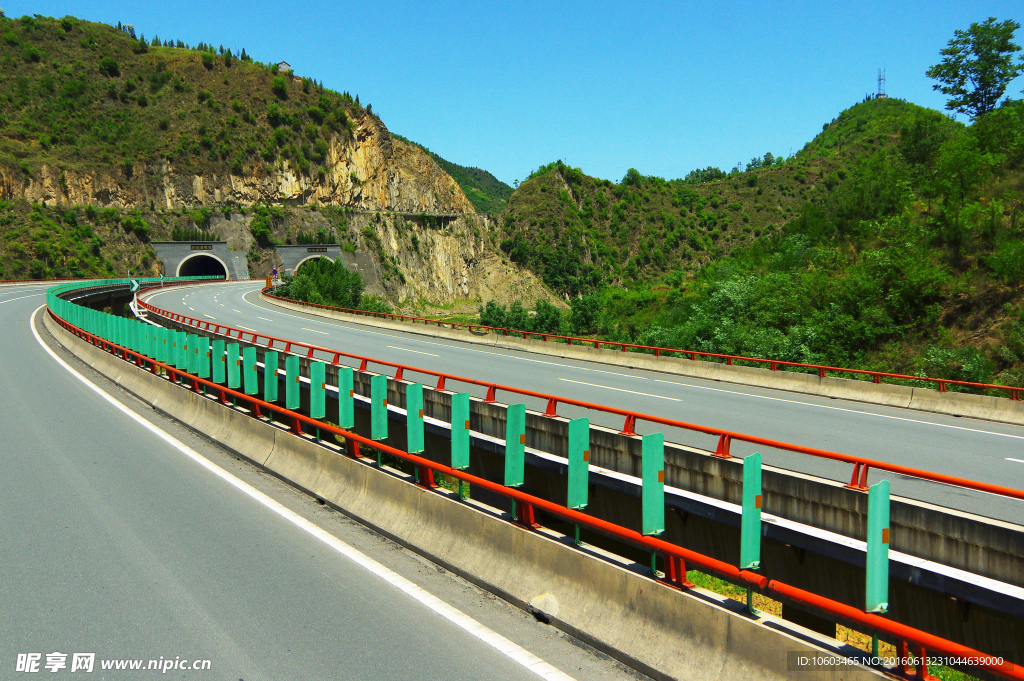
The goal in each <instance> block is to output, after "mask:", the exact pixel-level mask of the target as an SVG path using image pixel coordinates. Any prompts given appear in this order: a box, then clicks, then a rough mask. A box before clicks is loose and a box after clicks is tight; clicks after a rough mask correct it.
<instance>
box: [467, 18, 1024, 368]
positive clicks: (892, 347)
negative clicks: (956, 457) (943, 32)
mask: <svg viewBox="0 0 1024 681" xmlns="http://www.w3.org/2000/svg"><path fill="white" fill-rule="evenodd" d="M1017 28H1019V26H1018V25H1017V24H1016V23H1015V22H1002V23H997V22H996V21H995V20H994V19H990V20H989V21H987V22H985V23H983V24H974V25H972V26H971V28H970V30H968V31H958V32H957V37H956V38H955V39H954V40H952V41H950V47H949V48H948V49H947V50H943V53H942V54H943V55H944V56H945V57H946V59H945V60H944V62H943V65H940V66H941V68H940V67H934V68H933V69H932V70H930V71H929V75H931V76H932V77H935V78H937V79H938V80H939V81H940V85H937V86H936V88H937V89H941V90H942V91H943V92H946V93H947V94H949V95H951V99H950V102H949V108H950V109H952V110H956V111H958V112H960V113H965V114H967V115H968V116H970V117H971V118H972V119H973V124H972V125H970V126H969V127H968V126H965V125H962V124H960V123H957V122H955V121H954V120H952V119H951V118H949V117H947V116H945V115H943V114H941V113H939V112H936V111H931V110H927V109H922V108H921V107H916V106H913V105H910V104H907V103H906V102H902V101H899V100H893V99H869V98H866V99H865V101H863V102H861V103H860V104H857V105H856V106H853V107H851V108H850V109H848V110H846V111H844V112H843V113H842V114H841V115H840V116H839V117H838V118H837V119H835V120H833V121H831V122H830V123H827V124H825V126H823V130H822V132H821V134H819V135H818V136H817V137H816V138H815V139H814V140H812V141H811V142H810V143H808V144H807V146H806V147H805V148H804V149H803V150H802V151H801V152H800V153H799V154H797V156H796V157H794V158H791V159H786V160H785V161H782V162H781V163H780V162H779V161H778V160H777V159H774V158H773V159H769V160H770V161H771V163H766V162H765V160H766V159H754V161H753V162H752V163H751V164H750V166H748V168H747V169H746V170H745V172H741V171H743V169H742V168H737V169H734V171H733V172H731V173H724V172H722V171H720V170H718V169H715V168H709V169H705V170H702V171H695V172H694V173H691V174H690V175H688V176H687V177H686V178H683V179H682V180H675V181H665V180H662V179H660V178H646V177H643V176H642V175H641V174H640V173H638V172H636V171H634V170H631V171H630V172H629V173H628V174H627V175H626V177H625V178H624V179H623V181H622V183H620V184H612V183H608V182H603V181H601V180H595V179H593V178H589V177H586V176H585V175H583V174H582V173H581V172H580V171H579V170H578V169H574V168H569V167H567V166H565V165H564V164H562V163H561V162H558V163H555V164H552V165H550V166H545V167H543V168H541V169H540V170H539V171H538V172H537V173H535V174H534V176H533V177H532V178H531V180H530V181H529V182H527V183H525V184H524V185H523V186H522V187H521V188H520V189H519V191H517V192H516V194H514V195H513V197H512V199H511V200H510V202H509V209H508V211H507V213H506V216H505V221H504V224H503V230H504V232H503V234H502V240H501V242H500V245H501V248H502V249H503V250H505V251H506V252H507V253H508V254H509V256H510V257H511V258H512V259H513V260H515V261H517V262H520V263H522V264H524V265H526V266H528V267H531V268H532V269H534V270H535V271H536V272H538V273H539V274H541V276H543V277H544V279H545V281H546V282H547V283H549V284H550V285H552V286H553V287H555V288H557V289H558V290H559V291H561V292H562V293H563V294H565V295H566V296H567V297H575V298H576V300H577V301H578V302H577V303H575V304H574V305H573V307H574V309H575V308H577V307H580V308H586V309H590V310H598V312H597V313H596V314H595V315H594V316H593V319H594V320H595V321H594V323H593V324H592V328H593V329H594V331H595V332H596V333H598V334H600V335H603V336H604V337H608V338H611V339H615V340H623V341H630V342H635V343H641V344H645V345H657V346H662V347H677V348H685V349H694V350H704V351H710V352H719V353H729V354H738V355H752V356H759V357H770V358H774V359H780V360H790V361H795V362H807V363H818V364H831V365H838V366H850V367H857V368H867V369H874V370H882V371H895V372H900V373H909V374H914V375H928V376H938V377H946V378H954V379H963V380H969V381H980V382H990V381H995V382H1002V383H1008V384H1011V385H1024V300H1022V296H1021V284H1022V283H1024V243H1022V236H1024V235H1022V234H1021V225H1020V222H1021V206H1022V201H1024V102H1020V101H1014V100H1004V101H1001V102H1000V100H1001V99H1002V97H1003V94H1004V92H1005V90H1006V86H1007V84H1008V83H1009V82H1010V80H1012V79H1013V78H1014V77H1015V76H1016V75H1017V74H1019V73H1021V72H1022V71H1024V63H1022V64H1017V63H1016V61H1015V59H1016V58H1015V57H1014V56H1013V54H1014V52H1016V51H1018V50H1019V48H1018V47H1017V46H1016V45H1015V44H1013V43H1012V42H1011V41H1010V38H1012V35H1013V31H1014V30H1016V29H1017ZM996 50H998V51H999V52H1000V54H999V55H994V54H986V53H985V52H986V51H989V52H992V51H996ZM951 69H952V70H951ZM957 69H960V70H961V71H962V72H964V73H966V72H968V71H969V72H970V73H972V74H974V75H975V76H977V78H973V77H972V79H961V78H960V75H959V72H956V70H957ZM979 74H980V75H979ZM969 80H970V81H971V82H974V81H977V82H981V83H984V84H985V88H984V91H982V88H980V87H979V88H978V89H977V90H976V91H974V92H972V91H970V89H969V88H967V87H965V86H964V83H967V82H969ZM766 205H767V206H768V207H769V208H768V210H767V211H766V210H765V207H766ZM723 206H724V208H725V209H724V210H723ZM751 208H753V210H751ZM737 218H738V219H737ZM517 315H518V312H517V314H516V315H513V310H512V309H504V308H500V307H497V306H493V305H487V306H484V307H482V308H481V316H482V318H486V319H488V320H506V319H509V318H511V317H514V316H517ZM518 316H521V315H518ZM541 317H542V315H540V314H537V315H535V316H534V317H533V318H532V319H530V320H529V321H528V322H527V323H529V324H534V325H536V324H537V323H538V319H539V318H541ZM545 319H546V317H545ZM546 324H547V327H548V328H552V329H553V328H554V327H558V328H559V329H560V330H562V331H563V332H569V331H576V330H577V329H578V328H579V324H575V323H574V322H573V320H572V317H571V315H565V314H563V315H562V316H561V318H560V319H558V320H550V319H546Z"/></svg>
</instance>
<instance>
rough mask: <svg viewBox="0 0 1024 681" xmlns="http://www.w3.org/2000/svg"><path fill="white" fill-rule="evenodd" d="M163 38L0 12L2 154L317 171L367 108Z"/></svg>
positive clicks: (92, 166)
mask: <svg viewBox="0 0 1024 681" xmlns="http://www.w3.org/2000/svg"><path fill="white" fill-rule="evenodd" d="M157 43H160V44H159V45H158V44H157ZM169 45H170V41H160V40H159V39H157V38H154V39H153V40H152V41H149V42H147V41H145V40H144V39H135V38H134V37H133V35H131V34H130V33H129V32H126V31H125V30H118V29H116V28H114V27H111V26H107V25H105V24H99V23H92V22H86V21H80V20H78V19H75V18H73V17H65V18H64V19H59V20H58V19H50V18H45V17H22V18H21V19H0V55H2V56H0V66H2V69H0V164H2V165H4V166H7V167H8V168H12V169H16V170H17V171H18V172H23V173H24V174H26V175H29V176H31V175H32V174H33V173H35V172H37V171H38V169H39V167H40V166H41V165H42V164H44V163H45V164H48V165H51V166H53V165H56V166H59V167H60V168H62V169H75V170H79V171H90V170H101V171H108V170H109V169H110V167H111V166H112V165H113V166H116V167H121V168H123V169H125V172H127V173H131V172H132V170H131V168H132V167H133V166H134V165H135V164H136V163H156V162H161V161H170V162H173V163H174V165H175V167H176V168H178V169H179V170H181V171H183V172H190V173H196V174H204V173H227V172H231V173H232V174H235V175H245V174H251V173H254V172H258V170H259V168H261V167H263V165H264V164H270V163H274V162H276V161H278V160H280V159H285V158H286V159H291V160H292V162H293V165H294V166H295V167H296V168H298V170H299V171H300V172H302V173H307V174H309V173H317V172H323V164H324V163H325V162H326V160H327V151H328V143H327V142H328V139H329V138H330V136H331V135H334V134H338V135H346V134H351V132H352V130H353V128H354V124H353V120H359V119H360V118H362V117H363V116H364V115H365V114H366V113H368V112H369V109H370V107H369V105H367V106H366V107H365V108H364V107H363V106H362V105H360V103H359V101H358V97H356V98H353V97H351V96H350V95H348V94H347V93H343V94H339V93H336V92H332V91H330V90H327V89H325V88H323V87H322V86H321V85H319V84H317V83H316V82H315V81H312V80H310V79H308V78H296V77H294V76H293V75H292V74H291V73H290V72H289V73H278V72H277V67H276V66H270V65H263V64H259V63H255V62H252V61H251V60H249V58H248V57H246V58H245V59H241V58H240V55H234V54H232V53H231V51H230V50H224V49H222V48H221V49H216V48H214V47H213V46H209V45H200V46H198V49H189V48H186V47H185V46H184V45H183V44H182V43H180V42H177V43H175V45H177V46H175V47H171V46H169ZM242 52H243V53H244V50H243V51H242Z"/></svg>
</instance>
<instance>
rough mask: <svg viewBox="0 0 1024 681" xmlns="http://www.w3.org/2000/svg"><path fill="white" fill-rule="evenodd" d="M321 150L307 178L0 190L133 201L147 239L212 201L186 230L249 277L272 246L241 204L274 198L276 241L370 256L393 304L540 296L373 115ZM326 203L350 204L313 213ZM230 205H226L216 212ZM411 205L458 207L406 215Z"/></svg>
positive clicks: (4, 182) (261, 173) (162, 169)
mask: <svg viewBox="0 0 1024 681" xmlns="http://www.w3.org/2000/svg"><path fill="white" fill-rule="evenodd" d="M328 158H329V160H328V163H327V164H325V165H326V168H325V170H326V172H325V173H323V174H315V175H312V176H309V175H302V174H300V173H298V172H297V171H296V169H295V168H293V167H291V165H290V164H289V162H288V161H287V160H285V161H282V164H281V165H279V166H264V167H257V168H256V170H255V172H253V173H251V174H248V175H244V176H236V175H187V174H180V173H178V172H176V171H175V168H174V165H173V164H172V163H162V164H160V165H157V166H151V165H143V164H136V165H134V166H131V167H125V168H117V167H112V168H110V170H109V172H106V173H90V174H76V173H73V172H70V171H62V170H59V169H58V168H56V167H52V166H45V165H44V166H43V168H42V170H41V172H39V173H36V174H35V175H34V176H33V177H28V176H26V175H25V174H24V173H22V172H20V171H16V170H12V169H9V168H3V167H0V197H2V198H5V199H25V200H27V201H29V202H32V203H45V204H46V205H48V206H55V205H65V206H81V205H89V204H91V205H94V206H116V207H118V208H121V209H130V208H138V209H141V210H142V211H143V218H144V219H146V220H147V222H148V223H149V224H150V225H151V228H152V234H151V237H152V238H153V239H154V240H159V239H166V238H169V232H170V226H169V225H170V222H172V220H168V219H167V216H169V215H175V214H179V215H180V214H181V209H183V208H189V207H195V206H209V207H216V208H220V209H222V210H221V211H218V212H216V213H214V214H213V217H212V218H211V219H210V222H209V224H207V225H197V227H202V228H204V229H208V230H210V231H212V232H214V233H216V234H218V235H219V237H220V238H222V239H225V240H227V241H228V246H229V248H232V249H235V250H242V251H246V252H248V253H249V261H250V274H251V275H252V276H257V277H261V276H266V275H268V274H269V273H270V270H271V268H272V267H273V266H274V265H275V264H280V263H279V259H277V258H276V257H275V254H274V252H273V250H272V249H259V248H258V246H257V244H256V242H255V240H254V239H253V237H252V235H251V234H250V232H249V226H250V224H251V222H252V215H251V211H246V208H247V207H249V206H252V205H254V204H256V203H266V204H281V203H283V204H285V205H286V206H287V208H286V210H285V212H284V217H283V219H281V220H277V221H275V222H274V224H273V225H272V230H273V233H274V238H275V239H277V240H279V241H281V242H282V243H286V242H289V241H290V240H291V238H292V237H293V236H294V234H295V233H297V232H299V231H303V230H314V231H315V230H316V229H318V228H320V227H325V228H327V229H328V230H329V231H334V232H336V233H337V235H338V237H339V238H340V239H342V240H343V241H346V242H348V243H350V244H352V245H354V246H355V247H356V249H357V250H358V251H364V252H368V253H370V254H371V255H372V256H373V259H374V262H375V264H376V266H377V271H378V274H379V277H380V280H381V285H382V290H381V291H380V292H381V293H383V294H384V295H386V296H387V297H388V298H389V299H391V300H392V301H393V302H395V303H396V304H398V305H399V306H402V307H404V308H407V309H409V306H411V305H414V304H419V303H424V302H425V303H430V304H433V305H443V306H452V305H453V304H454V309H465V308H467V307H468V308H472V307H474V306H475V305H476V303H477V301H485V300H491V299H497V300H501V301H502V302H508V301H511V300H513V299H516V298H519V299H525V300H536V299H537V298H540V297H545V298H549V297H550V296H549V294H547V292H546V291H545V290H544V288H543V286H542V285H541V284H540V283H539V281H538V280H537V279H536V277H534V276H533V275H532V274H531V273H528V272H520V271H518V269H517V268H516V267H514V266H512V265H511V264H510V263H508V262H507V261H506V260H505V259H504V258H503V257H501V255H500V254H499V253H498V252H496V249H495V248H494V247H493V244H492V240H491V239H490V238H489V237H490V230H491V224H490V220H489V219H487V218H485V217H483V216H475V215H470V213H472V212H473V210H474V208H473V205H472V204H471V203H470V202H469V200H468V199H467V198H466V196H465V194H463V192H462V190H461V189H460V188H459V186H458V184H456V182H455V181H454V180H453V179H452V178H451V176H449V175H448V174H447V173H446V172H444V170H442V169H441V168H440V167H439V166H438V165H437V163H436V162H435V161H434V160H433V159H431V158H430V157H429V156H428V155H427V154H426V153H424V152H423V151H422V150H421V149H420V148H418V147H416V146H414V145H410V144H407V143H405V142H403V141H401V140H397V139H393V138H392V137H391V135H390V133H389V132H388V130H387V128H386V127H384V125H383V124H382V123H381V122H380V120H379V119H377V118H376V117H374V116H370V115H367V116H364V117H363V118H362V120H361V122H360V124H359V125H358V126H357V127H356V129H355V133H354V134H353V135H352V136H351V137H340V136H334V137H333V138H332V140H331V142H330V148H329V157H328ZM331 206H336V207H346V208H357V209H359V211H353V212H345V213H339V212H337V211H329V210H323V209H321V207H331ZM229 207H230V208H234V209H235V210H228V211H227V212H224V209H227V208H229ZM377 211H380V212H379V213H378V212H377ZM398 212H402V213H406V215H402V214H399V213H398ZM415 213H428V214H430V213H442V214H463V215H460V216H459V217H440V218H434V217H428V218H421V217H417V216H416V215H410V214H415Z"/></svg>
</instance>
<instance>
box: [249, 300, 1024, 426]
mask: <svg viewBox="0 0 1024 681" xmlns="http://www.w3.org/2000/svg"><path fill="white" fill-rule="evenodd" d="M249 293H251V291H249V292H246V293H244V294H242V300H244V301H245V302H246V303H248V304H249V305H252V306H253V307H255V308H259V309H261V310H262V309H265V308H263V307H262V306H260V305H256V304H255V303H253V302H252V301H250V300H249V299H248V298H246V297H245V296H247V295H249ZM275 314H281V315H285V316H287V317H295V319H303V320H308V318H307V317H297V316H295V315H290V314H288V313H286V312H277V311H275ZM321 323H323V324H329V325H330V326H335V327H341V328H345V329H349V330H352V331H358V332H361V333H369V334H373V335H377V336H387V337H388V338H401V339H403V340H406V337H405V336H396V335H394V334H390V333H381V332H380V331H369V330H367V329H364V328H361V327H357V326H355V325H354V324H348V325H341V324H331V323H330V322H326V321H325V322H321ZM415 342H417V343H426V344H428V345H437V346H440V347H443V348H447V349H450V350H460V351H463V352H477V353H481V354H485V355H497V356H498V357H505V358H508V359H515V360H519V361H521V362H532V363H535V364H550V365H552V366H558V367H563V368H566V369H575V370H578V371H594V372H598V373H604V374H610V373H614V372H611V371H602V370H601V369H591V368H590V367H579V366H574V365H571V364H561V363H559V362H548V361H544V360H540V359H531V358H528V357H519V356H518V355H508V354H505V353H502V352H491V351H488V350H477V349H476V348H463V347H459V348H455V347H453V346H451V345H446V344H444V343H434V342H432V341H426V340H419V339H416V340H415ZM388 347H391V346H388ZM616 375H618V376H629V374H616ZM630 378H639V379H641V380H654V381H655V382H658V383H668V384H671V385H681V386H686V387H689V388H694V389H696V390H711V391H714V392H724V393H731V394H733V395H737V396H740V397H751V398H756V399H761V400H773V401H775V402H788V403H789V404H797V405H801V406H805V407H813V408H816V409H830V410H834V411H845V412H848V413H851V414H860V415H863V416H874V417H878V418H882V419H895V420H897V421H905V422H907V423H919V424H921V425H924V426H935V427H936V428H950V429H952V430H963V431H967V432H970V433H980V434H983V435H994V436H996V437H1007V438H1011V439H1014V440H1024V435H1010V434H1009V433H1000V432H997V431H994V430H982V429H980V428H967V427H966V426H953V425H949V424H946V423H935V422H934V421H923V420H921V419H911V418H906V417H905V416H890V415H888V414H877V413H875V412H870V411H860V410H857V409H847V408H844V407H833V406H830V405H827V404H815V403H813V402H804V401H802V400H788V399H786V398H783V397H769V396H767V395H757V394H755V393H745V392H741V391H738V390H725V389H723V388H712V387H710V386H703V385H694V384H692V383H682V382H680V381H665V380H662V379H658V378H655V379H646V378H643V377H640V376H630ZM625 392H632V391H629V390H626V391H625ZM637 394H640V395H645V394H646V393H637ZM652 397H662V396H661V395H652ZM665 399H673V398H665ZM676 401H677V402H682V401H683V400H676ZM1011 425H1012V424H1011Z"/></svg>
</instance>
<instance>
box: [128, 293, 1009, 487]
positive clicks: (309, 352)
mask: <svg viewBox="0 0 1024 681" xmlns="http://www.w3.org/2000/svg"><path fill="white" fill-rule="evenodd" d="M139 305H140V307H142V308H144V309H146V310H148V311H149V312H152V313H153V314H155V315H158V316H160V317H164V318H165V319H169V320H172V321H174V322H178V323H181V324H184V325H186V326H189V327H191V328H195V329H196V330H198V331H207V332H211V333H215V334H221V335H224V336H225V337H228V338H237V339H239V340H248V341H249V342H251V343H253V344H260V345H265V346H266V347H268V348H270V349H274V348H279V349H282V350H283V351H284V352H286V353H289V352H296V353H301V354H303V355H304V356H305V357H306V358H308V359H317V358H319V359H322V360H323V361H325V362H328V363H330V364H332V365H335V366H336V365H338V364H339V361H340V359H341V358H342V357H345V358H347V359H351V360H355V361H356V362H358V363H359V370H360V371H368V370H371V367H376V368H378V369H386V370H388V371H391V372H393V378H394V379H395V380H402V379H403V377H404V375H405V373H406V372H409V373H410V374H421V375H425V376H431V377H432V378H433V379H434V380H436V388H435V389H436V390H444V389H446V387H447V386H448V384H449V383H462V384H465V385H473V386H479V387H482V388H486V390H487V397H486V398H485V401H487V402H495V401H496V400H497V396H498V394H499V393H509V394H511V395H517V396H523V397H532V398H537V399H540V400H543V401H545V402H546V405H547V406H546V408H545V411H544V415H545V416H558V405H559V404H563V405H571V406H574V407H580V408H583V409H587V410H592V411H598V412H604V413H607V414H616V415H618V416H620V417H623V419H624V421H623V426H622V430H621V431H620V433H621V434H623V435H637V431H636V428H637V425H638V424H640V423H643V422H647V423H651V424H658V425H662V426H669V427H673V428H680V429H682V430H687V431H691V432H695V433H702V434H705V435H711V436H714V437H717V438H718V443H717V445H716V447H715V452H714V453H715V455H716V456H719V457H721V458H724V459H731V458H733V457H732V455H731V453H730V448H731V445H732V443H733V442H734V441H735V442H746V443H749V444H753V445H759V446H763V447H771V448H773V449H779V450H782V451H788V452H794V453H797V454H807V455H810V456H814V457H818V458H822V459H829V460H832V461H839V462H843V463H847V464H851V465H852V466H853V469H852V472H851V475H850V482H849V484H848V485H847V486H848V487H850V488H852V489H859V490H866V489H867V479H868V472H869V471H870V470H871V469H872V468H874V469H876V470H879V471H886V472H889V473H893V474H897V475H905V476H909V477H912V478H918V479H921V480H928V481H931V482H938V483H941V484H944V485H952V486H954V487H962V488H965V489H972V490H976V491H979V492H986V493H988V494H996V495H1000V496H1004V497H1008V498H1012V499H1019V500H1024V490H1018V489H1014V488H1012V487H1006V486H1003V485H995V484H992V483H987V482H980V481H976V480H969V479H967V478H960V477H957V476H953V475H945V474H943V473H933V472H931V471H926V470H922V469H920V468H912V467H910V466H901V465H899V464H893V463H888V462H884V461H878V460H876V459H868V458H865V457H859V456H853V455H850V454H842V453H840V452H832V451H829V450H825V449H818V448H815V447H805V446H802V445H796V444H791V443H788V442H781V441H779V440H772V439H769V438H763V437H758V436H755V435H749V434H746V433H740V432H737V431H730V430H724V429H721V428H713V427H710V426H702V425H699V424H694V423H687V422H685V421H679V420H677V419H670V418H665V417H662V416H655V415H652V414H644V413H642V412H637V411H631V410H628V409H620V408H618V407H608V406H604V405H600V404H595V403H592V402H584V401H582V400H576V399H572V398H568V397H560V396H557V395H551V394H548V393H541V392H536V391H533V390H526V389H524V388H516V387H513V386H508V385H502V384H498V383H491V382H488V381H479V380H476V379H473V378H468V377H465V376H458V375H456V374H449V373H445V372H440V371H434V370H432V369H424V368H422V367H415V366H411V365H408V364H399V363H397V362H390V361H387V360H380V359H375V358H372V357H366V356H364V355H357V354H353V353H348V352H343V351H340V350H334V349H331V348H326V347H323V346H319V345H313V344H310V343H303V342H301V341H292V340H287V339H284V338H279V337H277V336H271V335H268V334H265V333H260V332H258V331H248V330H245V329H240V328H237V327H233V326H228V325H226V324H221V323H218V322H210V321H207V320H202V319H196V318H195V317H190V316H188V315H184V314H180V313H177V312H171V311H169V310H165V309H163V308H160V307H157V306H155V305H152V304H151V303H148V302H146V301H140V303H139Z"/></svg>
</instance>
